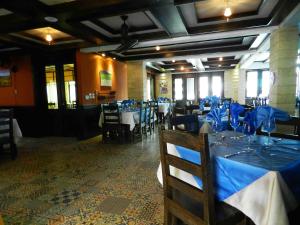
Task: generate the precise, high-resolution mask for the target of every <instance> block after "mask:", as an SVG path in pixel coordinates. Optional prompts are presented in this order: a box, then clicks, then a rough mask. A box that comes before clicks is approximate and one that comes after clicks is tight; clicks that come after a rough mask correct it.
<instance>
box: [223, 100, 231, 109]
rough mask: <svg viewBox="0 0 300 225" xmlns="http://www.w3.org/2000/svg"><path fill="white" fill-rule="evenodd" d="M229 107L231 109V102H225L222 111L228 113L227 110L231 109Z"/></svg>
mask: <svg viewBox="0 0 300 225" xmlns="http://www.w3.org/2000/svg"><path fill="white" fill-rule="evenodd" d="M229 107H230V102H229V101H224V102H223V105H222V110H223V111H227V109H229Z"/></svg>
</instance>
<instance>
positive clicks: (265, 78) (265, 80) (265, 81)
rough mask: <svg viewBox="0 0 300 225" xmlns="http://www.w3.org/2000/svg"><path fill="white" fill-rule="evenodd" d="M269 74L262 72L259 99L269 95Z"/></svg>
mask: <svg viewBox="0 0 300 225" xmlns="http://www.w3.org/2000/svg"><path fill="white" fill-rule="evenodd" d="M270 85H271V83H270V72H269V71H263V72H262V85H261V94H260V97H263V98H265V97H268V96H269V93H270Z"/></svg>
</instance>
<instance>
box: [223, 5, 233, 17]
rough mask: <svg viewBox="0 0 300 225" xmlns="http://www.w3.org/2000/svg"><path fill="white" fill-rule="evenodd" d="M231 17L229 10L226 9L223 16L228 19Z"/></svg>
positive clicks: (228, 8)
mask: <svg viewBox="0 0 300 225" xmlns="http://www.w3.org/2000/svg"><path fill="white" fill-rule="evenodd" d="M231 15H232V12H231V8H230V7H227V8H226V9H225V11H224V16H226V17H230V16H231Z"/></svg>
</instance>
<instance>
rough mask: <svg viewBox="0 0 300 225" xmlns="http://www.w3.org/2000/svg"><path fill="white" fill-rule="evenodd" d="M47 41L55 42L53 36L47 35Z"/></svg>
mask: <svg viewBox="0 0 300 225" xmlns="http://www.w3.org/2000/svg"><path fill="white" fill-rule="evenodd" d="M45 39H46V41H48V42H51V41H52V40H53V38H52V36H51V34H47V35H46V37H45Z"/></svg>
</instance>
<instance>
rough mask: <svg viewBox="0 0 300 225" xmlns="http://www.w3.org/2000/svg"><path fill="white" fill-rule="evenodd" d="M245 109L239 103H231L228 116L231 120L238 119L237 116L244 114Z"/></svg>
mask: <svg viewBox="0 0 300 225" xmlns="http://www.w3.org/2000/svg"><path fill="white" fill-rule="evenodd" d="M244 110H245V108H244V107H243V106H241V105H240V104H239V103H232V104H231V105H230V115H231V117H232V118H235V119H238V118H239V114H240V113H242V112H244Z"/></svg>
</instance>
